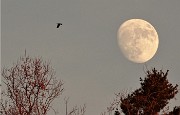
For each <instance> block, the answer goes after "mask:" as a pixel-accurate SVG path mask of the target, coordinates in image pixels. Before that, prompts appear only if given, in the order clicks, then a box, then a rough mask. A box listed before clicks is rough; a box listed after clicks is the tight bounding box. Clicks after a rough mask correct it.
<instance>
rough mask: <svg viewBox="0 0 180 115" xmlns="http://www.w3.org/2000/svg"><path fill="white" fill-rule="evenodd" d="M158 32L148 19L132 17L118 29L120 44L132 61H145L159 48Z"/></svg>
mask: <svg viewBox="0 0 180 115" xmlns="http://www.w3.org/2000/svg"><path fill="white" fill-rule="evenodd" d="M158 43H159V39H158V34H157V32H156V30H155V29H154V27H153V26H152V25H151V24H150V23H148V22H147V21H144V20H141V19H131V20H128V21H126V22H124V23H123V24H122V25H121V26H120V28H119V30H118V44H119V46H120V49H121V51H122V52H123V54H124V55H125V57H126V58H128V59H129V60H130V61H133V62H136V63H143V62H146V61H148V60H150V59H151V58H152V57H153V56H154V55H155V53H156V51H157V48H158Z"/></svg>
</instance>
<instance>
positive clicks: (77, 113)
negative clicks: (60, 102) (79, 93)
mask: <svg viewBox="0 0 180 115" xmlns="http://www.w3.org/2000/svg"><path fill="white" fill-rule="evenodd" d="M64 101H65V104H66V115H85V111H86V105H85V104H84V105H83V106H80V107H78V106H74V107H73V108H72V109H71V110H70V111H68V101H69V98H65V99H64Z"/></svg>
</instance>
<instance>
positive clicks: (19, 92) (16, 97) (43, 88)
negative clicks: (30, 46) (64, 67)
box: [1, 56, 63, 115]
mask: <svg viewBox="0 0 180 115" xmlns="http://www.w3.org/2000/svg"><path fill="white" fill-rule="evenodd" d="M2 77H3V81H4V84H5V86H6V88H7V90H6V91H7V92H5V93H4V94H3V100H4V101H2V102H1V108H2V114H3V115H46V114H47V111H48V110H49V109H50V106H51V102H52V101H53V100H54V99H55V98H57V97H58V96H59V95H61V94H62V92H63V87H62V86H63V83H62V81H58V80H56V79H55V77H54V70H53V69H52V67H50V64H49V63H46V62H43V60H42V59H41V58H30V57H27V56H25V57H22V58H20V60H19V61H18V62H17V64H15V65H13V67H11V68H10V69H6V68H4V69H3V70H2ZM6 100H7V101H6Z"/></svg>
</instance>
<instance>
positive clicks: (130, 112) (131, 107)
mask: <svg viewBox="0 0 180 115" xmlns="http://www.w3.org/2000/svg"><path fill="white" fill-rule="evenodd" d="M167 75H168V70H167V71H166V73H164V72H162V70H160V71H157V70H156V69H155V68H154V69H152V70H151V71H147V73H146V77H145V79H144V80H143V79H142V78H140V82H141V83H140V84H141V87H140V88H139V89H137V90H135V91H134V92H132V93H131V94H128V95H127V96H126V97H122V98H121V105H120V107H121V109H122V112H123V113H124V114H125V115H134V114H136V115H137V114H138V115H155V114H156V113H158V112H160V110H162V109H163V108H164V107H165V106H166V105H167V104H168V103H169V100H170V99H172V98H174V96H175V95H176V94H177V93H178V90H177V87H178V85H177V84H176V85H175V86H173V85H172V84H171V83H169V81H168V80H167Z"/></svg>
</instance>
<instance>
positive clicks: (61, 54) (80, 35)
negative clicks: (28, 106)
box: [1, 0, 180, 115]
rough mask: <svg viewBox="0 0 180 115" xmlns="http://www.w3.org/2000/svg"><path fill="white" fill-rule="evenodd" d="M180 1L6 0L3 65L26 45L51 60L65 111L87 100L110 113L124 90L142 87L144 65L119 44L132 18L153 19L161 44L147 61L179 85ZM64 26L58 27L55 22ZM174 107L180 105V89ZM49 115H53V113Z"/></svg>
mask: <svg viewBox="0 0 180 115" xmlns="http://www.w3.org/2000/svg"><path fill="white" fill-rule="evenodd" d="M179 5H180V1H179V0H2V1H1V9H2V10H1V17H2V19H1V21H2V22H1V32H2V34H1V43H2V44H1V64H2V66H6V67H10V66H12V64H13V63H14V62H16V61H17V59H18V58H19V57H20V56H23V55H24V51H25V49H26V50H27V53H28V54H29V55H30V56H32V57H35V56H36V57H37V56H41V57H42V58H43V59H44V60H50V61H51V65H52V66H53V67H54V68H55V70H56V76H57V78H59V79H62V80H63V81H64V83H65V84H64V88H65V92H64V93H63V95H62V96H61V97H60V98H59V99H58V100H56V102H54V103H53V105H54V108H55V109H56V110H57V109H58V111H59V113H61V114H60V115H65V114H64V113H65V104H64V101H63V99H64V97H69V98H70V99H69V109H70V108H71V107H72V106H74V105H78V106H79V105H83V104H84V103H86V105H87V108H86V114H87V115H99V114H100V113H101V112H103V111H105V109H106V107H107V106H109V104H110V102H112V100H113V98H114V97H115V95H114V93H118V92H120V91H122V90H133V89H136V88H139V87H140V85H139V77H144V76H145V74H144V72H143V66H144V64H136V63H133V62H130V61H128V60H127V59H126V58H125V57H124V56H123V54H122V53H121V51H120V49H119V47H118V43H117V31H118V28H119V26H120V25H121V24H122V23H123V22H124V21H126V20H128V19H131V18H141V19H144V20H146V21H148V22H150V23H151V24H152V25H153V26H154V27H155V29H156V30H157V32H158V35H159V40H160V41H159V48H158V51H157V53H156V55H155V56H154V57H153V58H152V59H151V60H150V61H148V62H147V63H146V64H147V66H148V68H149V69H150V68H151V67H156V68H157V69H162V68H163V70H164V71H166V70H167V69H169V70H170V72H169V76H168V79H169V81H170V82H171V83H173V85H175V84H179V85H180V62H179V61H180V45H179V43H180V35H179V33H180V22H179V21H180V15H179V11H180V6H179ZM57 22H60V23H62V24H63V25H62V26H61V27H60V28H59V29H57V28H56V23H57ZM176 98H177V100H176V101H170V106H171V107H173V106H175V105H180V93H179V94H177V96H176ZM48 115H53V112H52V111H50V112H49V114H48Z"/></svg>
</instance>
